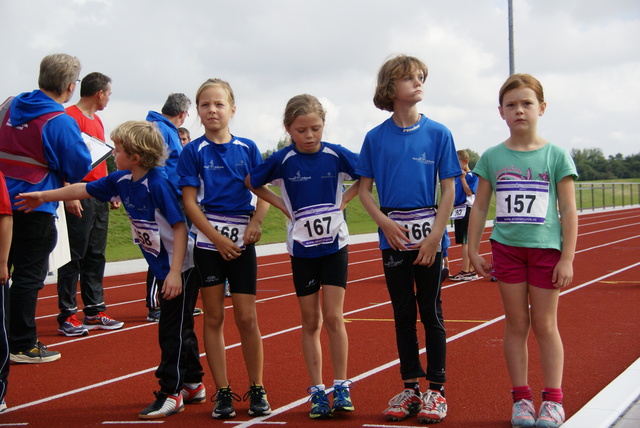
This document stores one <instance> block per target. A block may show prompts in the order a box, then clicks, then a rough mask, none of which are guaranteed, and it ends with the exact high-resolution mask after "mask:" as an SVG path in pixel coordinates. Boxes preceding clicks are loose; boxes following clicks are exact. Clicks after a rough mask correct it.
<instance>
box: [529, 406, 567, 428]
mask: <svg viewBox="0 0 640 428" xmlns="http://www.w3.org/2000/svg"><path fill="white" fill-rule="evenodd" d="M563 422H564V408H563V407H562V404H560V403H556V402H555V401H543V402H542V405H541V406H540V413H539V414H538V420H537V421H536V425H535V426H536V428H538V427H544V428H556V427H559V426H560V425H562V424H563Z"/></svg>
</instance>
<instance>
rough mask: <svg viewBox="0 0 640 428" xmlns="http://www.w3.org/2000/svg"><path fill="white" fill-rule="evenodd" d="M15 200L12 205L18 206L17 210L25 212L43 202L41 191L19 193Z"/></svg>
mask: <svg viewBox="0 0 640 428" xmlns="http://www.w3.org/2000/svg"><path fill="white" fill-rule="evenodd" d="M16 200H17V202H16V203H15V204H14V206H16V207H18V211H24V212H26V213H29V212H31V211H33V210H34V209H36V208H38V207H39V206H40V205H42V204H43V203H44V202H45V201H44V199H43V198H42V192H30V193H19V194H18V196H17V197H16Z"/></svg>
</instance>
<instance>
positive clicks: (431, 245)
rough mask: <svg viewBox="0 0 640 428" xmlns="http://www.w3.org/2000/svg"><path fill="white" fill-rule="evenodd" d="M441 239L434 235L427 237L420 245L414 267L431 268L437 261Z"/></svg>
mask: <svg viewBox="0 0 640 428" xmlns="http://www.w3.org/2000/svg"><path fill="white" fill-rule="evenodd" d="M440 241H441V239H435V238H434V235H429V236H427V237H426V238H425V239H424V240H423V241H422V242H421V243H420V250H419V251H418V257H416V260H415V261H414V262H413V264H414V265H420V266H427V267H429V266H431V265H432V264H433V262H434V261H435V260H436V253H437V252H438V244H440Z"/></svg>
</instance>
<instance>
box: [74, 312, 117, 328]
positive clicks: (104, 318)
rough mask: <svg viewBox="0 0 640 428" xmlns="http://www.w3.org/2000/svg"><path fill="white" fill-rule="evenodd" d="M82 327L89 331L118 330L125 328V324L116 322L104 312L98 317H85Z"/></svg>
mask: <svg viewBox="0 0 640 428" xmlns="http://www.w3.org/2000/svg"><path fill="white" fill-rule="evenodd" d="M82 325H83V326H84V327H86V328H87V330H93V329H100V330H118V329H119V328H122V327H123V326H124V323H123V322H122V321H116V320H114V319H113V318H111V317H110V316H109V315H107V314H105V313H104V312H99V313H98V315H94V316H90V315H85V317H84V321H83V322H82Z"/></svg>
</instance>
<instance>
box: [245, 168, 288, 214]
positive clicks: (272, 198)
mask: <svg viewBox="0 0 640 428" xmlns="http://www.w3.org/2000/svg"><path fill="white" fill-rule="evenodd" d="M244 185H245V186H247V189H249V190H251V191H252V192H253V193H255V194H256V196H258V197H259V198H260V199H263V200H265V201H267V202H268V203H269V204H271V205H273V206H274V207H276V208H278V209H279V210H280V211H282V212H283V213H284V215H286V216H287V218H289V219H291V214H289V211H287V207H286V206H285V204H284V200H283V199H282V196H280V195H278V194H277V193H275V192H274V191H272V190H271V189H269V188H268V187H267V186H261V187H258V188H257V189H254V188H253V186H251V174H247V176H246V178H245V179H244ZM256 212H257V210H256ZM265 212H266V211H265Z"/></svg>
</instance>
